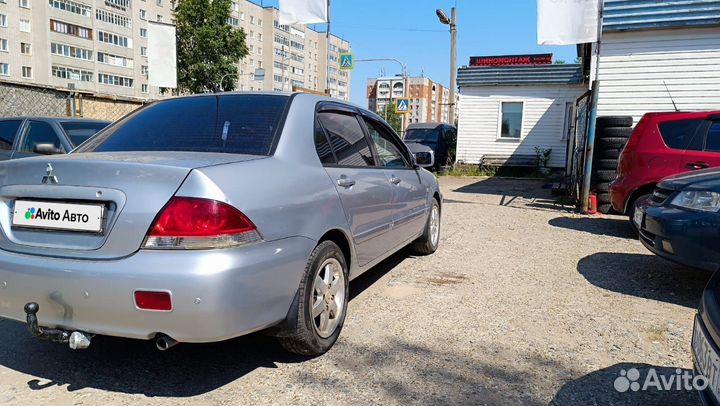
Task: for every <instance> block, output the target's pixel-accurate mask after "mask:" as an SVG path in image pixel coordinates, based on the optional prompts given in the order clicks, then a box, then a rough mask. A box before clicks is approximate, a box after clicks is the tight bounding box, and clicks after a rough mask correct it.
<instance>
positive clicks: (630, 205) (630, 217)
mask: <svg viewBox="0 0 720 406" xmlns="http://www.w3.org/2000/svg"><path fill="white" fill-rule="evenodd" d="M650 196H652V194H649V193H648V194H645V195H640V196H638V197H636V198H635V199H633V200H632V201H630V202H628V206H627V210H626V211H627V214H628V220H630V225H632V228H633V230H635V231H636V232H640V230H638V228H637V226H636V225H635V221H634V220H633V218H634V217H635V203H637V202H639V201H641V200H645V199H649V198H650Z"/></svg>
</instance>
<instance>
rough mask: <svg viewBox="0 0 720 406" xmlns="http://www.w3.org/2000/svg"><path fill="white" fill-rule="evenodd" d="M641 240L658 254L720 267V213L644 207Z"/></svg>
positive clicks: (712, 268)
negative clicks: (719, 228)
mask: <svg viewBox="0 0 720 406" xmlns="http://www.w3.org/2000/svg"><path fill="white" fill-rule="evenodd" d="M638 208H639V209H641V210H643V211H644V212H645V215H644V217H643V222H642V226H641V227H640V241H641V242H642V244H643V245H644V246H645V247H646V248H647V249H648V250H650V251H652V252H653V253H654V254H656V255H658V256H661V257H663V258H665V259H668V260H670V261H673V262H676V263H679V264H681V265H686V266H690V267H693V268H698V269H703V270H706V271H711V272H714V271H716V270H717V269H718V268H720V249H718V248H717V247H718V243H720V237H718V234H717V230H718V227H720V215H718V214H717V213H701V212H694V211H688V210H682V209H678V208H674V207H667V206H661V207H652V206H650V207H642V206H638Z"/></svg>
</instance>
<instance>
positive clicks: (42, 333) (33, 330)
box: [25, 302, 93, 350]
mask: <svg viewBox="0 0 720 406" xmlns="http://www.w3.org/2000/svg"><path fill="white" fill-rule="evenodd" d="M38 310H40V305H38V304H37V303H35V302H30V303H27V304H26V305H25V314H27V324H28V330H30V334H32V335H33V336H35V337H37V338H40V339H43V340H48V341H52V342H55V343H61V344H68V345H69V346H70V348H72V349H73V350H84V349H86V348H88V347H89V346H90V340H92V337H93V336H92V335H91V334H87V333H83V332H81V331H73V332H70V331H67V330H61V329H56V328H42V327H40V326H39V325H38V321H37V312H38Z"/></svg>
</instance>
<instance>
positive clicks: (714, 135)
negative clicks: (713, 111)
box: [705, 122, 720, 152]
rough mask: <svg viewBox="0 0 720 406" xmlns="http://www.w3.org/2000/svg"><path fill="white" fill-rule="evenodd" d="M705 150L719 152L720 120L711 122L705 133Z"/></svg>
mask: <svg viewBox="0 0 720 406" xmlns="http://www.w3.org/2000/svg"><path fill="white" fill-rule="evenodd" d="M705 150H706V151H711V152H720V122H715V123H712V125H711V126H710V129H709V130H708V133H707V141H705Z"/></svg>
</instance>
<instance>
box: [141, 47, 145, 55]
mask: <svg viewBox="0 0 720 406" xmlns="http://www.w3.org/2000/svg"><path fill="white" fill-rule="evenodd" d="M140 56H147V47H140Z"/></svg>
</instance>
